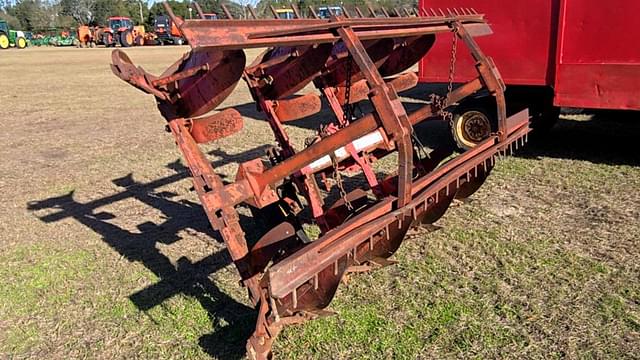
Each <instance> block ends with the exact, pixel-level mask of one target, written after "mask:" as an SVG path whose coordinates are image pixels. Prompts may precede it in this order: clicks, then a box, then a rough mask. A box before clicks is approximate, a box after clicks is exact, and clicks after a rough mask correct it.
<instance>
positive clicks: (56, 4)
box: [0, 0, 417, 32]
mask: <svg viewBox="0 0 640 360" xmlns="http://www.w3.org/2000/svg"><path fill="white" fill-rule="evenodd" d="M237 1H240V2H241V3H237V2H233V1H230V0H199V1H198V3H199V4H200V6H201V7H202V8H203V10H204V11H205V12H207V13H216V14H220V15H221V17H224V15H222V14H223V11H222V4H224V5H226V7H227V8H228V9H229V11H230V12H231V13H232V14H233V16H234V17H235V18H242V17H245V16H247V12H246V11H245V10H244V8H243V5H246V4H248V3H249V2H248V1H247V0H237ZM292 3H293V4H295V5H296V6H297V7H298V8H300V9H301V10H302V11H303V12H304V13H306V9H307V8H308V7H309V6H314V7H318V6H333V5H342V6H346V7H353V6H360V7H361V8H362V10H364V8H365V7H366V4H367V3H368V1H367V0H336V1H330V0H299V1H290V0H260V1H259V2H258V3H257V5H256V10H257V13H258V14H259V16H266V17H269V16H270V12H269V11H270V10H269V5H274V6H275V7H287V6H290V5H291V4H292ZM372 3H373V5H374V7H379V6H386V7H389V8H393V7H397V6H416V5H417V4H416V3H417V0H380V1H373V2H372ZM169 4H170V5H171V7H172V8H173V11H174V13H175V14H176V15H178V16H181V17H183V18H185V19H188V18H189V17H190V16H193V17H196V16H197V13H196V12H195V10H192V11H189V8H190V2H189V1H175V0H170V1H169ZM164 13H165V11H164V7H163V6H162V3H161V2H155V3H153V4H149V3H148V2H146V0H145V1H142V0H0V19H2V20H6V21H7V22H8V24H9V27H10V28H12V29H18V30H25V31H34V32H35V31H45V30H52V29H69V28H75V27H77V26H78V25H92V26H96V25H106V24H107V23H108V20H107V19H108V18H109V17H110V16H127V17H130V18H131V20H132V21H133V22H134V24H136V25H146V26H147V27H148V28H153V22H154V19H155V17H156V16H157V15H162V14H164Z"/></svg>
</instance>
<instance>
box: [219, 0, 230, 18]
mask: <svg viewBox="0 0 640 360" xmlns="http://www.w3.org/2000/svg"><path fill="white" fill-rule="evenodd" d="M220 7H221V8H222V11H224V15H225V16H226V17H227V19H230V20H233V15H231V11H229V9H228V8H227V6H226V5H225V4H220Z"/></svg>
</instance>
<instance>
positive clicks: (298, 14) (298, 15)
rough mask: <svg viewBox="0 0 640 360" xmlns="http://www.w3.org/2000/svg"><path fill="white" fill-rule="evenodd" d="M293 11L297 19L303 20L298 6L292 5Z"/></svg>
mask: <svg viewBox="0 0 640 360" xmlns="http://www.w3.org/2000/svg"><path fill="white" fill-rule="evenodd" d="M291 10H293V14H294V15H295V16H296V19H302V16H300V11H299V10H298V7H297V6H296V4H294V3H291Z"/></svg>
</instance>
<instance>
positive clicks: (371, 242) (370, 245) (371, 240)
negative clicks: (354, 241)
mask: <svg viewBox="0 0 640 360" xmlns="http://www.w3.org/2000/svg"><path fill="white" fill-rule="evenodd" d="M369 251H373V236H369Z"/></svg>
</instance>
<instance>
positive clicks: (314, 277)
mask: <svg viewBox="0 0 640 360" xmlns="http://www.w3.org/2000/svg"><path fill="white" fill-rule="evenodd" d="M313 290H318V274H315V275H313Z"/></svg>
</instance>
